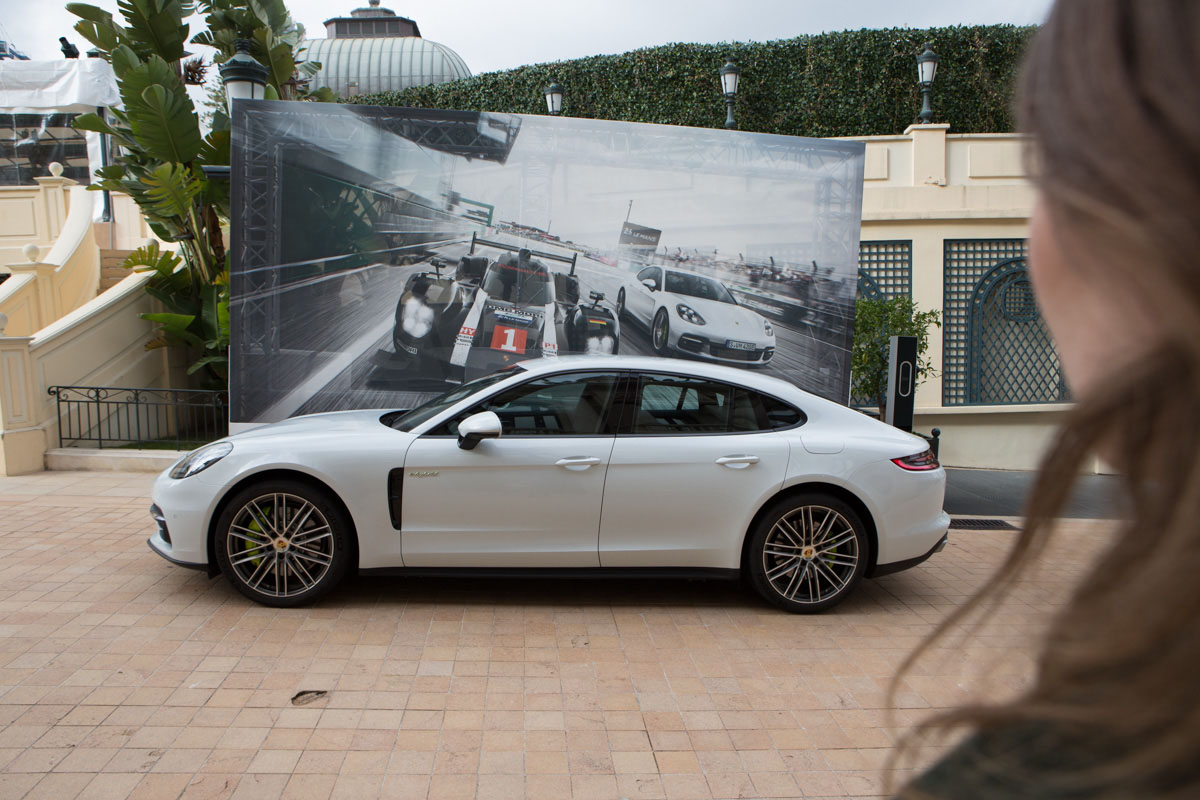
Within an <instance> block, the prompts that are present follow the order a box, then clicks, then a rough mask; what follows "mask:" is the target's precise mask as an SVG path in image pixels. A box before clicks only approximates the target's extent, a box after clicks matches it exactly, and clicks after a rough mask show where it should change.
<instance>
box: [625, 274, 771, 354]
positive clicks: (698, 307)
mask: <svg viewBox="0 0 1200 800" xmlns="http://www.w3.org/2000/svg"><path fill="white" fill-rule="evenodd" d="M617 314H618V315H625V316H628V317H629V318H631V319H632V320H633V321H634V322H637V323H638V324H640V325H641V326H642V327H644V328H646V330H648V331H649V332H650V344H651V346H653V347H654V352H655V353H657V354H658V355H662V356H665V355H668V354H670V353H687V354H688V355H692V356H696V357H697V358H703V359H705V360H708V361H719V362H725V363H730V364H746V365H750V366H752V365H755V364H758V365H761V364H766V363H767V362H769V361H770V360H771V358H772V357H774V355H775V329H774V327H773V326H772V325H771V323H770V321H769V320H768V319H767V318H766V317H764V316H762V315H761V314H759V313H758V312H756V311H753V310H751V309H749V308H747V307H745V306H743V305H740V304H739V303H738V301H737V299H736V298H735V297H734V296H733V293H732V292H730V291H729V289H728V287H726V286H725V284H723V283H721V282H720V281H719V280H716V279H715V278H710V277H708V276H706V275H699V274H697V273H695V272H684V271H682V270H677V269H665V268H663V267H654V266H651V267H646V268H645V269H643V270H641V271H639V272H638V273H637V275H636V276H635V279H634V280H633V281H628V282H626V284H625V285H624V286H622V287H621V288H620V289H619V290H618V291H617Z"/></svg>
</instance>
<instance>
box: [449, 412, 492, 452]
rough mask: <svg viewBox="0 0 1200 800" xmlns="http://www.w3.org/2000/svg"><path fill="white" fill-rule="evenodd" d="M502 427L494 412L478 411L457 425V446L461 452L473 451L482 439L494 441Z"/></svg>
mask: <svg viewBox="0 0 1200 800" xmlns="http://www.w3.org/2000/svg"><path fill="white" fill-rule="evenodd" d="M501 430H502V427H501V425H500V417H498V416H496V412H495V411H480V412H479V413H478V414H472V415H471V416H469V417H467V418H466V419H464V420H463V421H462V422H460V423H458V446H459V447H461V448H462V449H463V450H474V449H475V446H476V445H478V444H479V443H480V442H481V441H483V440H484V439H496V438H498V437H499V436H500V433H501Z"/></svg>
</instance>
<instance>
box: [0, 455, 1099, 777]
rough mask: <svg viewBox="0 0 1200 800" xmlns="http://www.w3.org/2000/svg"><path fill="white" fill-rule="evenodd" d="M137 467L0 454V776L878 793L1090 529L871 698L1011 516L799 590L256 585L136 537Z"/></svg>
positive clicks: (952, 601) (982, 673)
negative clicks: (782, 605) (822, 597)
mask: <svg viewBox="0 0 1200 800" xmlns="http://www.w3.org/2000/svg"><path fill="white" fill-rule="evenodd" d="M150 481H151V476H148V475H141V474H122V473H87V472H76V473H71V472H57V473H42V474H37V475H31V476H26V477H19V478H3V479H0V798H6V799H7V798H53V800H65V799H66V798H73V797H86V798H125V797H133V798H151V799H153V800H159V799H160V798H168V799H169V798H177V797H183V798H205V799H208V798H256V799H257V800H270V798H277V797H283V798H319V799H321V800H324V798H353V800H367V798H374V797H386V798H430V799H431V800H432V799H437V800H441V799H442V798H481V799H483V798H486V799H487V800H491V799H492V798H506V797H528V798H552V799H554V800H560V799H563V798H571V797H575V798H586V800H606V798H670V799H671V800H675V798H679V799H680V800H683V799H684V798H735V797H742V798H759V797H839V798H842V797H876V796H882V795H883V794H884V791H885V789H884V783H883V775H882V773H881V768H882V766H883V764H884V762H885V760H886V758H887V756H888V754H889V753H890V752H891V750H892V747H893V746H894V743H895V742H896V741H897V738H898V737H899V736H900V735H901V733H902V732H903V730H904V729H906V728H907V727H908V726H910V725H911V724H912V723H913V722H914V721H915V720H917V719H919V718H921V717H922V716H924V715H926V714H929V713H930V712H931V710H936V709H937V708H944V707H947V706H950V705H953V704H955V703H956V702H961V701H962V700H963V699H965V698H967V697H975V696H984V697H997V696H1002V695H1004V694H1005V693H1008V692H1012V691H1015V690H1018V689H1019V688H1020V687H1021V686H1022V685H1023V682H1024V681H1025V680H1026V677H1027V674H1028V670H1029V667H1030V663H1031V657H1032V654H1033V643H1034V640H1035V637H1036V633H1037V631H1038V629H1039V626H1040V625H1041V622H1042V620H1043V619H1044V617H1045V615H1046V614H1047V613H1049V612H1050V611H1052V610H1053V608H1054V606H1055V605H1056V604H1058V603H1060V602H1061V601H1062V598H1063V596H1064V594H1065V592H1066V591H1067V590H1068V589H1069V587H1070V585H1071V582H1072V581H1073V580H1075V578H1076V577H1077V576H1078V574H1079V573H1080V571H1081V570H1082V569H1084V568H1085V567H1086V565H1087V563H1088V562H1089V560H1090V559H1091V558H1093V557H1094V556H1095V554H1096V553H1097V552H1098V551H1099V549H1100V548H1101V547H1102V546H1103V544H1104V542H1105V541H1106V539H1107V537H1108V536H1109V532H1110V529H1111V526H1110V525H1109V524H1107V523H1091V522H1086V521H1072V522H1069V523H1064V524H1063V525H1062V526H1061V528H1060V530H1059V532H1058V542H1057V544H1055V545H1054V546H1053V547H1052V548H1051V549H1050V550H1049V552H1048V553H1047V554H1046V556H1045V565H1044V567H1043V568H1041V569H1039V570H1038V571H1037V572H1036V574H1032V575H1030V576H1029V577H1028V578H1026V579H1025V580H1023V581H1022V582H1021V584H1020V585H1019V586H1018V588H1017V590H1016V593H1015V594H1014V596H1013V597H1012V598H1010V599H1009V600H1008V601H1006V602H1005V603H1004V605H1003V606H1002V608H1001V609H1000V610H999V612H998V613H997V614H996V615H995V617H994V619H993V620H992V622H991V623H990V624H989V625H988V626H987V627H986V628H985V629H983V630H982V631H979V632H976V633H974V634H972V635H970V636H969V637H967V638H966V639H963V638H962V637H957V638H953V637H952V638H951V639H950V640H948V642H947V644H946V645H945V646H943V647H940V648H938V649H937V650H935V651H934V653H933V654H932V656H931V657H930V658H929V659H926V660H925V661H923V662H921V663H920V664H919V665H918V667H917V669H916V670H915V671H914V672H913V673H912V674H911V675H910V676H909V677H908V678H907V679H906V680H905V681H904V682H903V683H902V684H901V685H900V687H899V692H898V694H897V695H896V697H895V703H896V706H897V710H896V711H895V712H894V713H892V714H891V715H889V713H888V712H887V711H886V707H887V696H886V689H887V685H888V681H889V679H890V678H891V676H892V674H893V673H894V671H895V669H896V667H897V665H898V664H899V663H900V661H901V660H902V659H903V658H904V656H905V655H906V654H907V653H908V652H909V650H910V649H911V648H912V647H913V646H914V645H916V644H917V643H918V642H919V641H920V640H921V639H922V637H924V636H925V635H926V634H927V633H928V632H929V631H930V630H931V629H932V628H933V626H934V625H935V623H936V622H937V621H938V620H939V619H941V618H942V617H943V616H944V615H945V614H946V613H947V612H948V611H949V610H951V609H953V608H954V607H955V606H956V605H957V604H959V603H961V602H963V600H964V598H965V597H966V596H967V595H968V594H969V593H970V592H971V591H972V590H973V589H974V588H975V587H976V586H978V585H979V584H980V583H981V582H982V581H983V579H984V578H985V577H986V576H987V575H988V574H989V573H990V572H991V571H992V570H993V569H994V568H995V566H996V565H997V564H998V563H999V561H1000V559H1001V558H1002V556H1003V554H1004V552H1005V549H1006V548H1007V546H1008V544H1009V543H1010V542H1011V541H1012V537H1013V536H1014V534H1013V533H1011V532H971V531H962V532H958V531H955V532H952V534H951V539H950V546H949V547H947V548H946V550H945V551H944V552H942V553H941V554H939V555H937V556H935V557H934V558H933V559H932V560H930V561H929V562H927V563H926V564H925V565H922V566H921V567H918V568H916V569H914V570H910V571H909V572H906V573H901V574H898V575H894V576H888V577H886V578H882V579H880V580H877V581H869V582H866V583H864V584H863V585H862V587H861V588H860V590H859V591H858V593H857V595H856V596H855V597H853V598H851V599H850V600H848V601H847V602H846V603H845V604H843V605H842V606H841V607H840V608H838V609H837V610H836V611H834V612H832V613H828V614H824V615H819V616H791V615H788V614H786V613H783V612H780V611H777V610H775V609H773V608H771V607H769V606H766V605H764V604H763V603H761V602H760V601H759V600H758V599H757V598H756V597H755V596H754V595H753V594H751V593H750V592H749V591H746V590H743V589H741V588H739V587H738V586H736V585H733V584H723V583H715V582H701V581H696V582H689V581H655V582H631V581H603V582H571V581H544V582H530V581H520V582H516V581H497V580H487V581H465V580H449V579H439V580H434V579H423V580H400V579H381V578H371V579H363V578H359V579H353V580H351V581H349V582H348V583H347V585H345V586H343V587H342V588H340V589H339V590H338V591H336V592H335V593H334V594H333V596H332V597H331V598H329V599H327V600H326V601H324V602H322V603H321V604H320V605H318V606H316V607H313V608H307V609H299V610H274V609H268V608H263V607H260V606H257V605H254V604H252V603H250V602H249V601H247V600H246V599H244V598H243V597H242V596H241V595H239V594H237V593H236V592H235V591H234V590H233V589H231V588H230V587H229V586H228V585H227V584H226V583H225V582H224V581H223V580H222V579H217V580H211V581H210V580H209V579H208V578H207V577H206V576H204V575H202V574H200V573H196V572H192V571H188V570H184V569H179V568H177V567H173V566H171V565H169V564H168V563H167V562H165V561H163V560H162V559H160V558H158V557H157V556H155V555H154V554H152V553H151V552H150V551H149V549H148V548H147V546H146V543H145V540H146V538H147V536H149V534H150V533H151V531H152V527H153V524H152V522H151V521H150V518H149V516H148V515H147V507H148V505H149V501H148V499H147V493H148V490H149V485H150ZM304 690H312V691H324V692H327V693H328V694H327V695H326V696H325V697H323V698H321V699H318V700H317V701H315V702H313V703H311V704H308V705H302V706H297V705H293V704H292V702H291V701H292V697H293V696H294V695H295V694H296V693H297V692H300V691H304ZM918 752H919V756H920V758H921V759H925V760H927V759H929V758H932V757H934V756H935V755H936V753H937V748H936V747H935V746H930V747H926V748H922V749H921V750H919V751H918Z"/></svg>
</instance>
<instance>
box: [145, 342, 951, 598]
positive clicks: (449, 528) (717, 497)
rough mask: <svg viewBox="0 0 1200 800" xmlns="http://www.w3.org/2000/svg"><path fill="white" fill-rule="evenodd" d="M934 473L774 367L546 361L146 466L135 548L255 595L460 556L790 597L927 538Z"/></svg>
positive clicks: (821, 593)
mask: <svg viewBox="0 0 1200 800" xmlns="http://www.w3.org/2000/svg"><path fill="white" fill-rule="evenodd" d="M944 489H945V473H944V472H943V470H942V469H941V467H940V466H939V465H938V463H937V460H936V459H935V458H934V457H933V455H932V453H930V452H929V450H928V449H927V445H926V443H925V441H924V440H922V439H920V438H918V437H916V436H912V435H910V434H907V433H904V432H902V431H899V430H897V429H895V428H892V427H890V426H887V425H884V424H883V423H880V422H878V421H876V420H874V419H871V418H869V417H866V416H864V415H862V414H859V413H858V412H856V411H852V410H850V409H848V408H846V407H844V406H840V405H837V404H836V403H831V402H829V401H826V400H822V399H820V398H818V397H815V396H813V395H810V394H808V393H806V392H804V391H802V390H800V389H798V388H797V387H795V386H793V385H792V384H789V383H786V382H784V381H780V380H778V379H775V378H770V377H767V376H763V375H758V374H755V373H747V372H745V371H742V370H736V369H733V368H729V367H723V366H720V365H714V364H703V363H696V362H681V361H678V360H671V359H657V358H646V357H626V356H612V357H563V358H556V359H538V360H536V361H527V362H522V363H520V364H518V365H516V366H513V367H509V368H507V369H505V370H502V371H500V372H497V373H493V374H491V375H488V376H486V377H483V378H480V379H478V380H476V381H473V382H471V383H467V384H464V385H462V386H460V387H458V388H456V389H454V390H453V391H451V392H449V393H447V394H445V395H442V396H441V397H438V398H436V399H434V400H432V401H430V402H428V403H426V404H425V405H423V406H420V407H419V408H416V409H413V410H411V411H407V412H403V411H392V412H381V411H379V410H372V411H342V412H335V413H330V414H317V415H313V416H306V417H296V418H293V419H289V420H285V421H283V422H279V423H275V424H272V425H265V426H263V427H260V428H255V429H253V430H250V431H247V432H244V433H241V434H237V435H235V436H230V437H228V438H226V439H222V440H220V441H218V442H214V443H212V444H209V445H206V446H204V447H201V448H200V449H198V450H195V451H193V452H191V453H189V454H188V455H187V456H185V457H184V458H182V459H181V460H180V461H179V462H178V463H176V464H175V465H174V466H173V467H171V468H170V469H169V470H166V471H165V472H163V474H162V475H160V476H159V477H158V479H157V480H156V481H155V483H154V488H153V505H152V506H151V514H152V515H153V516H154V518H155V520H156V521H157V522H158V530H157V531H156V532H155V533H154V535H153V536H152V537H151V538H150V540H149V544H150V547H151V548H152V549H153V550H154V551H155V552H157V553H158V554H159V555H161V556H163V557H164V558H166V559H167V560H169V561H171V562H173V563H175V564H179V565H181V566H185V567H194V568H197V569H203V570H207V571H208V572H209V574H210V575H215V574H217V573H218V572H220V573H223V574H224V575H225V576H226V577H227V578H228V579H229V581H230V582H231V583H232V584H233V585H234V586H235V587H236V588H237V589H238V590H239V591H241V592H242V593H243V594H245V595H246V596H247V597H250V598H252V599H253V600H256V601H258V602H260V603H263V604H266V605H270V606H297V605H301V604H305V603H309V602H312V601H314V600H316V599H317V598H319V597H320V596H322V595H324V594H325V593H326V592H328V591H329V590H330V589H332V588H333V587H334V586H335V585H336V584H337V583H338V582H340V581H341V580H342V579H343V578H344V577H345V576H346V574H347V573H349V572H355V571H357V572H359V573H367V574H394V575H431V574H434V575H436V574H445V575H448V574H465V573H471V574H480V572H481V571H482V572H484V573H489V572H493V573H494V572H504V573H506V574H516V575H554V576H563V575H579V576H583V575H596V574H610V575H621V576H629V575H631V574H641V575H650V576H663V575H681V576H709V577H722V576H723V577H735V576H737V575H739V574H741V575H743V576H745V577H746V578H747V579H748V581H749V582H750V583H751V584H752V585H753V586H754V588H755V589H756V590H757V591H758V592H759V593H760V594H761V595H762V596H763V597H764V598H765V599H766V600H768V601H770V602H771V603H774V604H775V605H778V606H780V607H782V608H785V609H787V610H789V611H794V612H811V611H820V610H824V609H827V608H829V607H831V606H833V605H835V604H836V603H838V602H839V601H841V600H842V599H844V598H845V597H846V595H847V594H848V593H849V592H851V591H852V590H853V588H854V586H855V585H856V584H857V583H858V582H859V581H860V580H861V579H862V578H863V577H864V576H865V577H872V576H877V575H881V574H886V573H890V572H895V571H897V570H901V569H906V568H908V567H911V566H914V565H916V564H919V563H920V562H922V561H924V560H925V559H926V558H928V557H929V556H931V555H932V554H933V553H935V552H937V551H938V550H940V549H941V548H942V547H943V546H944V545H945V542H946V530H947V527H948V525H949V518H948V517H947V516H946V515H945V513H943V511H942V499H943V493H944Z"/></svg>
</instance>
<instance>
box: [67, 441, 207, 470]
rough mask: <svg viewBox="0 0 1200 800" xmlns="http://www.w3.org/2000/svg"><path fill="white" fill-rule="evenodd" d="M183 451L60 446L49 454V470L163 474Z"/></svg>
mask: <svg viewBox="0 0 1200 800" xmlns="http://www.w3.org/2000/svg"><path fill="white" fill-rule="evenodd" d="M184 455H185V452H184V451H182V450H98V449H95V448H87V447H56V448H54V449H52V450H47V451H46V458H45V466H46V469H48V470H54V471H60V470H61V471H68V470H93V471H99V472H162V471H163V470H164V469H166V468H167V467H169V466H171V465H172V464H174V463H175V462H176V461H178V460H179V459H181V458H183V456H184Z"/></svg>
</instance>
